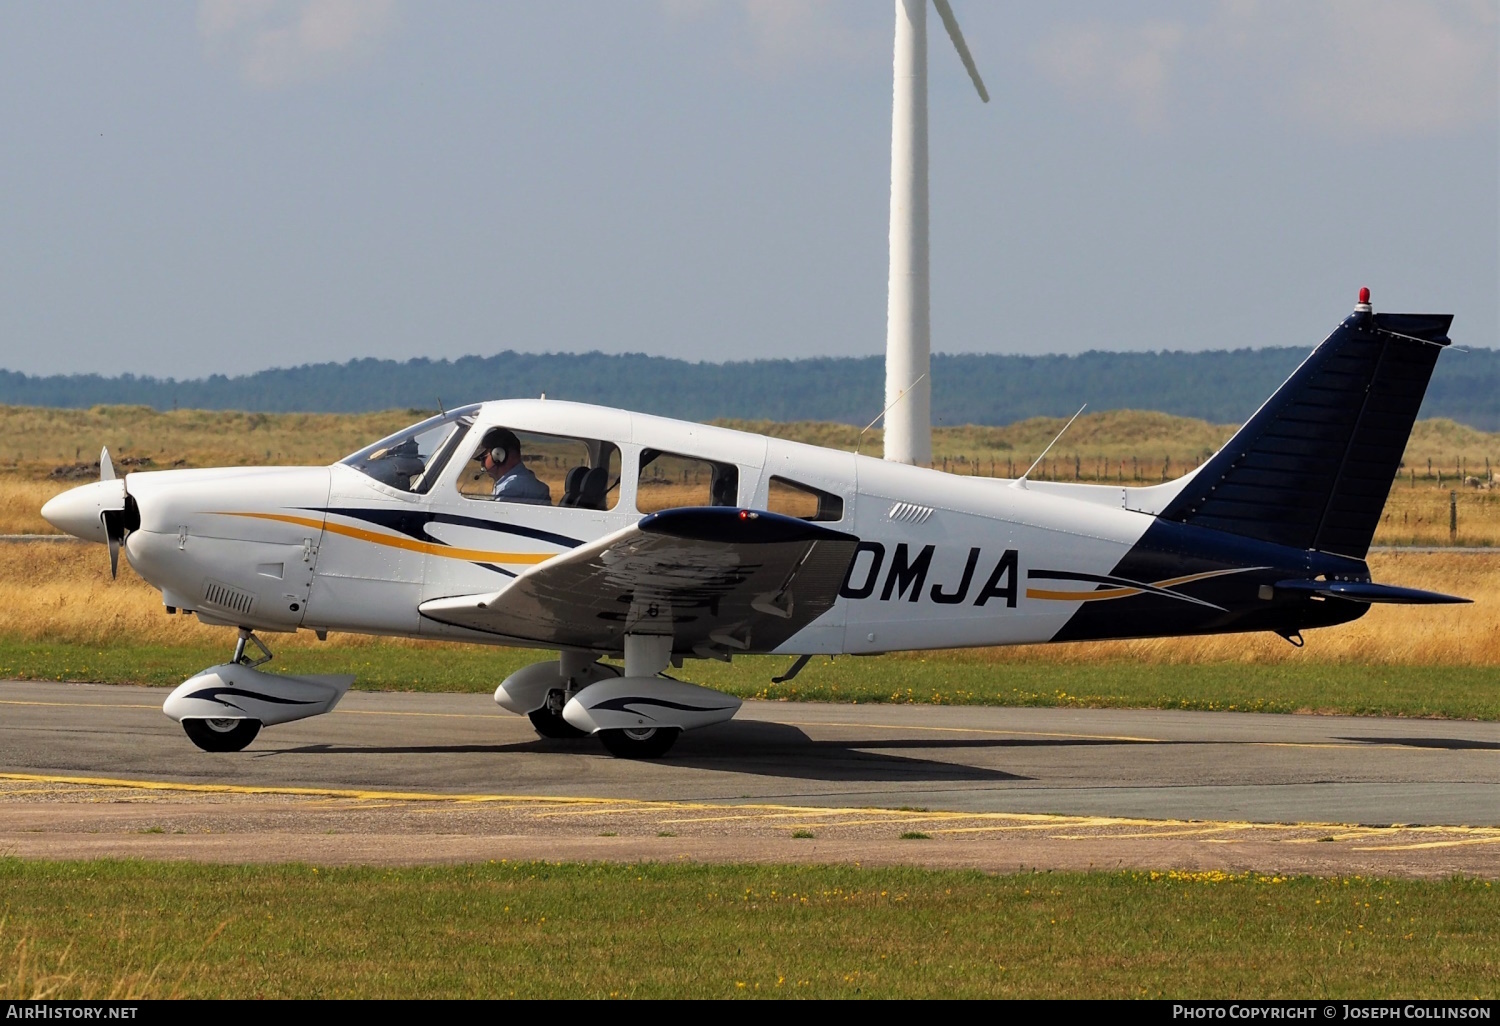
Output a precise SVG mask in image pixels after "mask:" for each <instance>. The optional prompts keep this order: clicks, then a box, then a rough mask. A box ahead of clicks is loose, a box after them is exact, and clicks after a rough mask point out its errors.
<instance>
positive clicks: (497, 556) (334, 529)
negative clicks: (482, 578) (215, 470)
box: [210, 510, 557, 566]
mask: <svg viewBox="0 0 1500 1026" xmlns="http://www.w3.org/2000/svg"><path fill="white" fill-rule="evenodd" d="M210 512H211V513H212V514H213V515H215V516H221V517H248V518H249V519H251V520H274V521H276V522H278V523H282V524H296V525H297V526H298V527H307V528H311V529H313V530H317V531H328V532H330V533H332V534H337V535H342V536H343V537H345V538H354V539H355V540H357V541H364V542H369V543H371V544H372V545H384V546H385V547H387V548H392V549H404V550H405V551H407V552H420V553H422V554H423V555H425V556H442V557H443V558H445V559H461V560H463V561H464V562H466V563H514V564H524V565H527V566H531V565H535V564H537V563H545V562H546V561H547V560H549V559H551V558H552V557H553V556H555V555H557V553H556V552H491V551H488V550H485V549H460V548H455V547H454V546H452V545H439V544H437V543H435V542H424V541H418V540H417V539H415V538H407V537H404V536H402V535H391V534H380V533H379V532H376V531H370V530H366V529H365V528H363V527H350V526H349V525H347V524H336V523H334V522H333V521H331V520H329V521H323V520H314V519H313V518H312V517H298V516H293V515H291V514H289V513H232V512H228V511H223V510H211V511H210Z"/></svg>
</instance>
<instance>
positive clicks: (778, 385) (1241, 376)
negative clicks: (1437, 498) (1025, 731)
mask: <svg viewBox="0 0 1500 1026" xmlns="http://www.w3.org/2000/svg"><path fill="white" fill-rule="evenodd" d="M1308 352H1309V350H1308V349H1305V348H1300V347H1277V348H1265V349H1235V350H1218V351H1212V352H1199V353H1185V352H1148V353H1123V352H1104V351H1092V352H1087V353H1082V354H1079V355H1076V356H1007V355H996V354H935V355H934V356H933V358H932V391H933V403H932V410H933V420H934V423H935V424H939V425H942V424H952V425H959V424H984V425H1000V424H1010V423H1014V422H1015V421H1018V420H1024V419H1025V418H1027V417H1035V416H1054V417H1056V416H1067V415H1070V414H1072V413H1073V411H1075V410H1076V409H1078V407H1079V406H1080V405H1081V404H1083V403H1085V402H1086V403H1088V404H1089V408H1090V410H1093V411H1104V410H1113V409H1139V410H1158V411H1161V412H1163V413H1171V414H1176V415H1178V416H1185V417H1199V418H1202V419H1204V420H1209V421H1212V422H1215V423H1240V422H1243V421H1244V420H1245V419H1246V418H1247V417H1249V415H1250V414H1251V413H1253V412H1254V411H1255V409H1256V408H1257V407H1258V406H1259V405H1260V403H1261V402H1262V401H1264V400H1265V399H1266V397H1267V396H1269V395H1270V394H1271V393H1272V392H1273V391H1274V390H1275V389H1276V387H1277V385H1279V384H1280V383H1281V382H1282V381H1283V380H1285V378H1286V377H1287V376H1288V375H1289V374H1290V373H1291V372H1292V371H1293V370H1294V369H1295V368H1296V366H1297V365H1298V364H1299V363H1300V362H1301V361H1302V360H1303V359H1304V358H1305V357H1306V356H1307V354H1308ZM884 373H885V372H884V361H883V360H882V359H881V358H880V357H875V356H870V357H815V358H810V359H803V360H749V361H738V362H730V363H694V362H691V361H687V360H678V359H672V358H668V357H659V356H646V355H644V354H639V353H627V354H622V355H610V354H605V353H598V352H593V353H577V354H572V353H541V354H536V353H517V352H511V351H506V352H501V353H497V354H495V355H493V356H465V357H461V358H459V359H456V360H429V359H425V358H418V359H413V360H406V361H396V360H375V359H362V360H351V361H349V362H347V363H319V364H307V365H304V366H301V367H289V368H276V369H272V370H264V371H258V372H256V373H253V374H246V375H243V376H238V377H227V376H225V375H222V374H215V375H211V376H210V377H207V378H197V379H192V380H184V381H178V380H175V379H173V378H153V377H137V376H135V375H131V374H125V375H121V376H119V377H102V376H100V375H97V374H71V375H54V376H45V377H44V376H31V375H26V374H20V373H16V372H13V371H4V370H0V403H3V404H6V405H14V406H53V407H71V408H87V407H90V406H96V405H101V404H127V405H142V406H150V407H153V408H155V409H158V410H168V409H175V408H178V407H182V408H189V409H220V410H225V409H233V410H250V411H262V412H320V413H356V412H367V411H372V410H384V409H393V408H401V407H405V408H412V409H436V407H437V406H438V404H439V403H440V402H441V403H442V404H443V405H444V406H445V407H448V408H451V407H453V406H457V405H460V404H462V403H467V402H473V401H477V400H481V399H506V398H517V397H527V396H531V397H534V396H538V395H541V394H543V393H545V394H546V395H547V396H548V397H549V398H552V399H571V400H576V401H579V402H589V403H599V404H602V405H607V406H620V407H625V408H627V409H633V410H639V411H641V412H644V413H656V414H662V415H665V416H672V417H679V418H682V419H686V420H714V419H718V418H746V419H767V420H778V421H797V420H821V421H838V422H842V423H846V424H859V425H863V424H865V423H867V422H869V421H870V420H872V419H874V418H875V417H876V416H877V415H878V414H879V413H880V412H881V407H882V405H883V398H882V397H883V394H884V388H885V385H884ZM1421 416H1422V417H1424V418H1425V417H1449V418H1452V419H1453V420H1456V421H1459V422H1460V423H1464V424H1468V425H1470V426H1472V427H1475V428H1479V429H1481V430H1485V431H1495V430H1500V350H1495V349H1473V350H1470V351H1468V352H1450V353H1445V354H1444V355H1443V357H1442V359H1440V360H1439V361H1438V365H1437V370H1436V371H1435V373H1434V375H1433V380H1432V384H1431V387H1429V389H1428V391H1427V399H1426V402H1425V403H1424V404H1423V406H1422V411H1421Z"/></svg>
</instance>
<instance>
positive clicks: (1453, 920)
mask: <svg viewBox="0 0 1500 1026" xmlns="http://www.w3.org/2000/svg"><path fill="white" fill-rule="evenodd" d="M0 917H3V921H4V926H3V936H0V998H16V997H22V998H24V997H29V996H31V995H32V994H34V993H36V992H38V991H47V990H50V991H51V992H52V993H53V995H54V996H57V997H86V996H105V995H108V994H110V993H111V992H114V993H115V994H116V995H117V996H122V997H125V996H156V997H165V996H172V995H176V996H182V997H194V998H224V997H270V998H288V997H319V998H333V997H357V998H436V997H507V996H511V995H514V996H518V997H536V998H555V997H574V998H585V997H595V998H597V997H612V996H620V997H731V996H762V997H765V996H778V997H780V996H815V997H853V996H860V997H1056V996H1062V997H1105V998H1112V997H1133V996H1147V995H1149V996H1153V997H1155V996H1167V997H1265V998H1270V997H1293V996H1295V997H1319V998H1321V997H1364V998H1376V997H1394V996H1401V997H1413V998H1420V997H1434V998H1436V997H1454V998H1457V997H1472V998H1483V997H1488V998H1494V997H1495V996H1497V995H1500V895H1497V892H1496V891H1495V889H1494V888H1493V887H1492V886H1491V885H1490V884H1487V883H1483V882H1477V881H1467V880H1449V881H1442V882H1433V881H1425V882H1424V881H1376V880H1366V879H1360V878H1351V879H1342V880H1341V879H1331V880H1329V879H1316V878H1307V877H1301V878H1292V879H1285V878H1282V877H1266V876H1259V875H1245V876H1226V875H1225V874H1222V873H1195V874H1167V873H1116V874H1103V873H1096V874H1070V873H1051V874H1023V875H1014V876H1000V877H991V876H984V875H982V874H979V873H974V872H958V871H930V870H917V869H859V868H852V867H832V868H824V867H785V866H784V867H776V866H699V865H682V864H677V865H642V866H621V865H576V864H562V865H554V864H538V863H525V864H522V863H517V864H505V863H501V864H495V863H490V864H487V865H473V866H457V867H424V868H411V869H374V868H363V869H329V868H321V869H320V868H314V867H309V866H302V865H293V866H205V865H183V864H177V863H141V862H60V863H59V862H24V861H20V860H16V859H8V860H3V861H0ZM18 952H19V955H20V956H22V957H23V958H24V960H25V961H24V963H23V961H22V958H21V957H18Z"/></svg>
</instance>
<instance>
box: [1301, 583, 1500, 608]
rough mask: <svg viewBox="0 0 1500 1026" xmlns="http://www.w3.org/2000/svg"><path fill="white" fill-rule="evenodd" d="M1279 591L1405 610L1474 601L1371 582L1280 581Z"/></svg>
mask: <svg viewBox="0 0 1500 1026" xmlns="http://www.w3.org/2000/svg"><path fill="white" fill-rule="evenodd" d="M1276 590H1277V591H1285V592H1292V593H1294V594H1295V593H1299V592H1300V593H1302V594H1304V595H1321V596H1323V597H1324V598H1341V599H1348V600H1349V601H1350V602H1389V603H1394V604H1396V605H1404V606H1426V605H1440V604H1445V603H1453V602H1472V601H1474V600H1473V599H1466V598H1459V597H1458V596H1457V595H1444V594H1442V593H1441V592H1436V591H1422V590H1420V589H1418V588H1398V587H1396V586H1395V585H1393V584H1373V583H1371V582H1369V581H1277V582H1276Z"/></svg>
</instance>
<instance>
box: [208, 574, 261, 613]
mask: <svg viewBox="0 0 1500 1026" xmlns="http://www.w3.org/2000/svg"><path fill="white" fill-rule="evenodd" d="M203 602H204V604H205V605H209V606H218V607H219V608H220V609H232V610H234V611H235V612H236V613H246V614H248V613H249V612H250V607H251V606H253V605H255V596H254V595H252V594H250V593H249V592H247V591H241V590H240V589H239V588H236V587H234V585H232V584H225V583H224V582H223V581H215V580H208V581H204V582H203Z"/></svg>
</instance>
